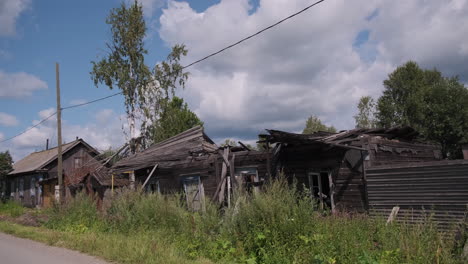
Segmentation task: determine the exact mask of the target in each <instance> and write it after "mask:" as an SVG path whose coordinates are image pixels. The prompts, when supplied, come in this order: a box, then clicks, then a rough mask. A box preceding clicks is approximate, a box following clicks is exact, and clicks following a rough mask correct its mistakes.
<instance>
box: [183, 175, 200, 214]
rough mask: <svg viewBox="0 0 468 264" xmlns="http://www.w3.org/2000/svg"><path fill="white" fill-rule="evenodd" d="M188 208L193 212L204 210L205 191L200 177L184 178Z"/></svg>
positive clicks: (190, 176) (189, 176)
mask: <svg viewBox="0 0 468 264" xmlns="http://www.w3.org/2000/svg"><path fill="white" fill-rule="evenodd" d="M182 182H183V184H184V192H185V197H186V199H187V207H188V208H189V210H192V211H200V210H201V209H202V208H203V203H204V199H205V191H204V189H203V184H202V182H201V180H200V176H199V175H188V176H182Z"/></svg>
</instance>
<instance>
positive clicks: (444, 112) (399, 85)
mask: <svg viewBox="0 0 468 264" xmlns="http://www.w3.org/2000/svg"><path fill="white" fill-rule="evenodd" d="M384 87H385V90H384V92H383V95H382V96H381V97H380V98H379V100H378V103H377V119H378V125H379V126H382V127H392V126H405V125H408V126H411V127H413V128H415V129H416V130H418V131H419V132H421V133H422V134H423V136H424V137H425V139H426V140H429V141H434V142H437V143H439V144H440V145H441V146H442V153H443V155H444V157H449V158H460V157H461V147H460V144H461V143H464V142H466V141H467V140H468V89H467V88H465V87H464V86H463V84H461V83H460V82H459V81H458V79H457V78H446V77H444V76H442V74H441V73H440V72H439V71H437V70H436V69H434V70H424V69H421V68H420V67H419V66H418V64H416V63H415V62H411V61H410V62H408V63H406V64H404V65H403V66H400V67H398V68H397V69H396V70H395V71H394V72H392V73H391V74H390V75H389V76H388V79H387V80H385V81H384Z"/></svg>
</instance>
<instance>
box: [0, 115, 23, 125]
mask: <svg viewBox="0 0 468 264" xmlns="http://www.w3.org/2000/svg"><path fill="white" fill-rule="evenodd" d="M18 123H19V122H18V119H16V117H15V116H13V115H10V114H7V113H3V112H0V125H3V126H7V127H11V126H17V125H18Z"/></svg>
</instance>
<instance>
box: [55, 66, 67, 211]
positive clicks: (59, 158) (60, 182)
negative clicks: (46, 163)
mask: <svg viewBox="0 0 468 264" xmlns="http://www.w3.org/2000/svg"><path fill="white" fill-rule="evenodd" d="M55 81H56V87H57V141H58V143H57V151H58V153H57V177H58V200H59V202H62V201H63V200H64V197H65V195H64V191H65V188H63V169H62V107H61V106H60V76H59V64H58V63H55Z"/></svg>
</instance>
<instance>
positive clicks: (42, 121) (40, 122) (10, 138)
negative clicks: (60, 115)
mask: <svg viewBox="0 0 468 264" xmlns="http://www.w3.org/2000/svg"><path fill="white" fill-rule="evenodd" d="M56 114H57V112H54V113H53V114H51V115H50V116H48V117H46V118H44V119H42V120H41V121H39V123H37V124H35V125H34V126H32V127H30V128H28V129H26V130H24V131H23V132H21V133H19V134H17V135H15V136H12V137H9V138H7V139H4V140H2V141H0V143H3V142H6V141H8V140H12V139H14V138H16V137H19V136H21V135H23V134H24V133H26V132H28V131H29V130H31V129H33V128H35V127H37V126H39V125H40V124H42V123H44V122H45V121H47V120H48V119H49V118H51V117H53V116H54V115H56Z"/></svg>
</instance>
